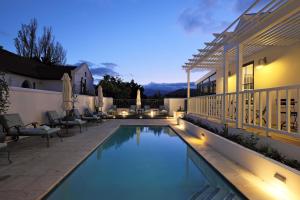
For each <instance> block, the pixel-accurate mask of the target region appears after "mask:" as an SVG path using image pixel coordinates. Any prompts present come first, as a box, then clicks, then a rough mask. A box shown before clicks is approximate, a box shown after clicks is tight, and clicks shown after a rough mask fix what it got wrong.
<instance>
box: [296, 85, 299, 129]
mask: <svg viewBox="0 0 300 200" xmlns="http://www.w3.org/2000/svg"><path fill="white" fill-rule="evenodd" d="M296 102H297V115H298V116H297V133H300V116H299V115H300V89H299V88H298V89H297V98H296Z"/></svg>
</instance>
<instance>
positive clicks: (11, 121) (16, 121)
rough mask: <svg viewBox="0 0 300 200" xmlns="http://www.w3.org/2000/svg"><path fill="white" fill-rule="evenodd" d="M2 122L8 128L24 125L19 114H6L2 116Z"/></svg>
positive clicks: (0, 118) (0, 119) (0, 117)
mask: <svg viewBox="0 0 300 200" xmlns="http://www.w3.org/2000/svg"><path fill="white" fill-rule="evenodd" d="M0 121H1V124H2V125H3V126H4V128H5V129H6V130H8V129H9V128H11V127H14V126H24V123H23V121H22V119H21V117H20V115H19V114H4V115H1V116H0Z"/></svg>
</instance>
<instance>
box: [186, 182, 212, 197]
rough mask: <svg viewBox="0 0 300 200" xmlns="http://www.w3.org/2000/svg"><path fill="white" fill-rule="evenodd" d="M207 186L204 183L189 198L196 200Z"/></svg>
mask: <svg viewBox="0 0 300 200" xmlns="http://www.w3.org/2000/svg"><path fill="white" fill-rule="evenodd" d="M208 188H209V185H204V186H203V187H202V188H201V189H200V190H199V191H197V192H195V193H194V194H193V195H192V196H191V197H190V200H196V199H197V197H198V196H199V195H200V194H201V193H203V192H204V191H205V190H206V189H208Z"/></svg>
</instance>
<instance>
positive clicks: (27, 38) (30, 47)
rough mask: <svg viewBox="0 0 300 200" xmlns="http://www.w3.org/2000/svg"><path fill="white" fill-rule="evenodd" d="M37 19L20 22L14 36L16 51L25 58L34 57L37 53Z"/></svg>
mask: <svg viewBox="0 0 300 200" xmlns="http://www.w3.org/2000/svg"><path fill="white" fill-rule="evenodd" d="M37 28H38V25H37V20H36V19H32V20H31V21H30V23H29V24H22V25H21V30H19V31H18V36H17V37H16V38H15V47H16V49H17V53H18V54H19V55H21V56H24V57H27V58H34V57H35V56H36V53H37V45H36V40H37V35H36V31H37Z"/></svg>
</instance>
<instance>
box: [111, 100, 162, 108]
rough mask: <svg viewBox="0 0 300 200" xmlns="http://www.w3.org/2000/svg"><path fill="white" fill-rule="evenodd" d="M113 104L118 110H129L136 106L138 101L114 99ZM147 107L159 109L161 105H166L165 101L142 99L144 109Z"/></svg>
mask: <svg viewBox="0 0 300 200" xmlns="http://www.w3.org/2000/svg"><path fill="white" fill-rule="evenodd" d="M113 104H114V105H116V106H117V108H129V107H130V106H131V105H136V99H114V100H113ZM145 105H148V106H150V108H159V106H160V105H164V99H142V107H144V106H145Z"/></svg>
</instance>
